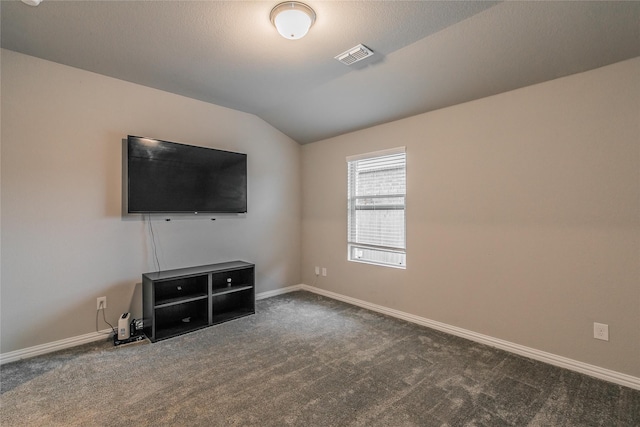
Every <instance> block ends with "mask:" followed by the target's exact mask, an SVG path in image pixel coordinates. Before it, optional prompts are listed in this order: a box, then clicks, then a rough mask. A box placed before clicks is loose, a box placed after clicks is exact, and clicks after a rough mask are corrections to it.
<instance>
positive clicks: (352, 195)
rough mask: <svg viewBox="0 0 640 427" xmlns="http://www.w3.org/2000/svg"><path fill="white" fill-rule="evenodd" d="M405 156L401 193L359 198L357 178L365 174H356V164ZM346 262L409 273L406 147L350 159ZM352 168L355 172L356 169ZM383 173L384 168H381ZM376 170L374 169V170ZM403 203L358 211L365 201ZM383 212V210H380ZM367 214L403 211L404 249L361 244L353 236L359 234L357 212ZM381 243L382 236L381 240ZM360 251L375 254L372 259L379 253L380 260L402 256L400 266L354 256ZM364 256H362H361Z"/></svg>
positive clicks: (368, 207) (403, 158) (370, 195)
mask: <svg viewBox="0 0 640 427" xmlns="http://www.w3.org/2000/svg"><path fill="white" fill-rule="evenodd" d="M397 155H402V160H401V161H402V164H401V166H402V169H403V171H402V175H403V176H402V178H403V183H402V187H403V190H404V191H403V192H400V193H390V194H367V195H359V194H358V174H359V173H363V171H358V170H357V162H358V161H361V160H373V159H383V158H384V157H389V156H397ZM346 161H347V260H348V261H352V262H359V263H364V264H371V265H378V266H382V267H391V268H398V269H406V268H407V262H406V257H407V250H406V246H407V238H406V235H407V232H406V225H407V217H406V212H407V191H406V183H407V157H406V147H396V148H391V149H387V150H380V151H374V152H369V153H363V154H358V155H354V156H347V158H346ZM352 168H356V169H353V170H352ZM380 169H382V167H381V168H380ZM374 170H375V169H374ZM383 198H386V199H391V200H392V199H402V204H401V205H399V204H398V203H397V201H396V202H395V203H394V202H393V201H391V202H389V203H388V204H386V205H385V204H382V205H372V206H367V207H364V206H361V207H360V209H358V208H357V206H358V204H357V200H359V199H360V200H362V199H368V200H373V199H383ZM381 208H382V209H381ZM364 210H380V211H393V210H402V212H403V215H402V239H401V240H402V247H400V246H387V245H382V244H371V243H365V242H362V241H358V238H357V237H355V238H354V237H353V236H354V233H355V234H357V232H358V226H357V223H358V218H357V215H356V212H357V211H364ZM379 238H380V239H382V237H381V236H379ZM358 249H362V250H363V251H366V250H370V251H372V253H371V255H373V251H378V252H379V253H380V254H381V257H384V256H385V254H386V255H387V257H391V256H392V255H390V254H397V255H399V256H398V257H397V259H399V260H400V261H399V263H398V262H391V261H388V262H387V261H381V260H375V259H371V258H372V257H371V256H370V257H368V258H360V257H357V256H354V254H355V253H356V251H357V250H358ZM360 256H362V255H360Z"/></svg>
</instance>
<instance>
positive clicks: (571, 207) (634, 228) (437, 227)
mask: <svg viewBox="0 0 640 427" xmlns="http://www.w3.org/2000/svg"><path fill="white" fill-rule="evenodd" d="M639 119H640V59H638V58H636V59H634V60H629V61H625V62H622V63H618V64H614V65H611V66H608V67H604V68H601V69H597V70H593V71H589V72H586V73H582V74H578V75H574V76H570V77H566V78H562V79H558V80H555V81H551V82H547V83H543V84H539V85H535V86H531V87H527V88H524V89H520V90H516V91H512V92H509V93H504V94H501V95H497V96H493V97H490V98H486V99H482V100H478V101H475V102H470V103H466V104H462V105H458V106H454V107H450V108H447V109H443V110H439V111H435V112H431V113H427V114H423V115H419V116H415V117H412V118H409V119H405V120H400V121H397V122H393V123H388V124H385V125H381V126H377V127H374V128H370V129H366V130H362V131H358V132H354V133H351V134H347V135H343V136H340V137H336V138H332V139H329V140H325V141H322V142H318V143H314V144H310V145H306V146H303V149H302V171H303V211H302V212H303V213H302V217H303V221H302V224H303V225H302V241H303V262H302V277H303V282H304V283H307V284H311V283H314V280H315V277H314V274H313V272H314V269H313V268H314V266H316V265H318V266H324V267H326V268H327V270H328V276H327V277H320V278H319V279H317V283H316V286H318V287H320V288H322V289H326V290H329V291H333V292H337V293H340V294H343V295H346V296H349V297H353V298H358V299H361V300H364V301H367V302H371V303H375V304H379V305H382V306H385V307H389V308H393V309H397V310H401V311H404V312H408V313H411V314H415V315H418V316H422V317H425V318H428V319H431V320H436V321H439V322H443V323H446V324H449V325H453V326H457V327H461V328H464V329H468V330H471V331H475V332H478V333H481V334H486V335H489V336H493V337H496V338H500V339H503V340H506V341H510V342H513V343H517V344H520V345H524V346H528V347H532V348H535V349H538V350H543V351H546V352H550V353H553V354H556V355H560V356H564V357H568V358H571V359H574V360H578V361H582V362H585V363H589V364H593V365H597V366H600V367H603V368H607V369H612V370H615V371H618V372H622V373H626V374H629V375H633V376H640V362H639V361H640V129H639V122H640V121H639ZM401 145H404V146H406V147H407V172H408V175H407V187H408V190H407V191H408V193H407V269H406V270H399V269H393V268H384V267H377V266H371V265H366V264H358V263H351V262H348V261H347V250H346V242H345V239H346V228H347V224H346V163H345V157H346V156H348V155H353V154H358V153H363V152H369V151H375V150H380V149H385V148H391V147H396V146H401ZM593 322H601V323H606V324H608V325H609V328H610V331H609V332H610V341H609V342H604V341H598V340H595V339H593Z"/></svg>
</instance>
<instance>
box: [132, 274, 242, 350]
mask: <svg viewBox="0 0 640 427" xmlns="http://www.w3.org/2000/svg"><path fill="white" fill-rule="evenodd" d="M142 304H143V316H144V333H145V335H146V336H147V337H148V338H149V339H150V340H151V341H152V342H155V341H158V340H162V339H166V338H171V337H174V336H177V335H181V334H184V333H186V332H191V331H195V330H197V329H200V328H204V327H207V326H211V325H215V324H217V323H222V322H226V321H228V320H232V319H236V318H239V317H243V316H247V315H250V314H254V313H255V266H254V265H253V264H249V263H246V262H243V261H233V262H226V263H221V264H210V265H203V266H198V267H190V268H181V269H177V270H168V271H160V272H155V273H145V274H143V275H142Z"/></svg>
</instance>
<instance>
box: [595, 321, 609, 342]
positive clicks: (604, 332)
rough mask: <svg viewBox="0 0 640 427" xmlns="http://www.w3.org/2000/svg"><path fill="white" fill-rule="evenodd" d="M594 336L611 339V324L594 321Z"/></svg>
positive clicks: (605, 339)
mask: <svg viewBox="0 0 640 427" xmlns="http://www.w3.org/2000/svg"><path fill="white" fill-rule="evenodd" d="M593 337H594V338H595V339H598V340H603V341H609V325H605V324H604V323H596V322H593Z"/></svg>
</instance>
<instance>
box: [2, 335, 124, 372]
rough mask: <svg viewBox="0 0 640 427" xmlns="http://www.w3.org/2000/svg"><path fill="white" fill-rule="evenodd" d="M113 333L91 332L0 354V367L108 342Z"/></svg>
mask: <svg viewBox="0 0 640 427" xmlns="http://www.w3.org/2000/svg"><path fill="white" fill-rule="evenodd" d="M112 332H113V331H112V330H111V329H103V330H102V331H99V332H91V333H89V334H84V335H78V336H76V337H71V338H65V339H63V340H59V341H53V342H50V343H46V344H40V345H36V346H33V347H27V348H23V349H21V350H15V351H10V352H8V353H3V354H0V365H4V364H5V363H9V362H15V361H16V360H22V359H28V358H29V357H34V356H40V355H41V354H47V353H53V352H54V351H59V350H64V349H66V348H71V347H75V346H78V345H82V344H88V343H91V342H95V341H100V340H106V339H107V338H108V337H109V335H110V334H111V333H112Z"/></svg>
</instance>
